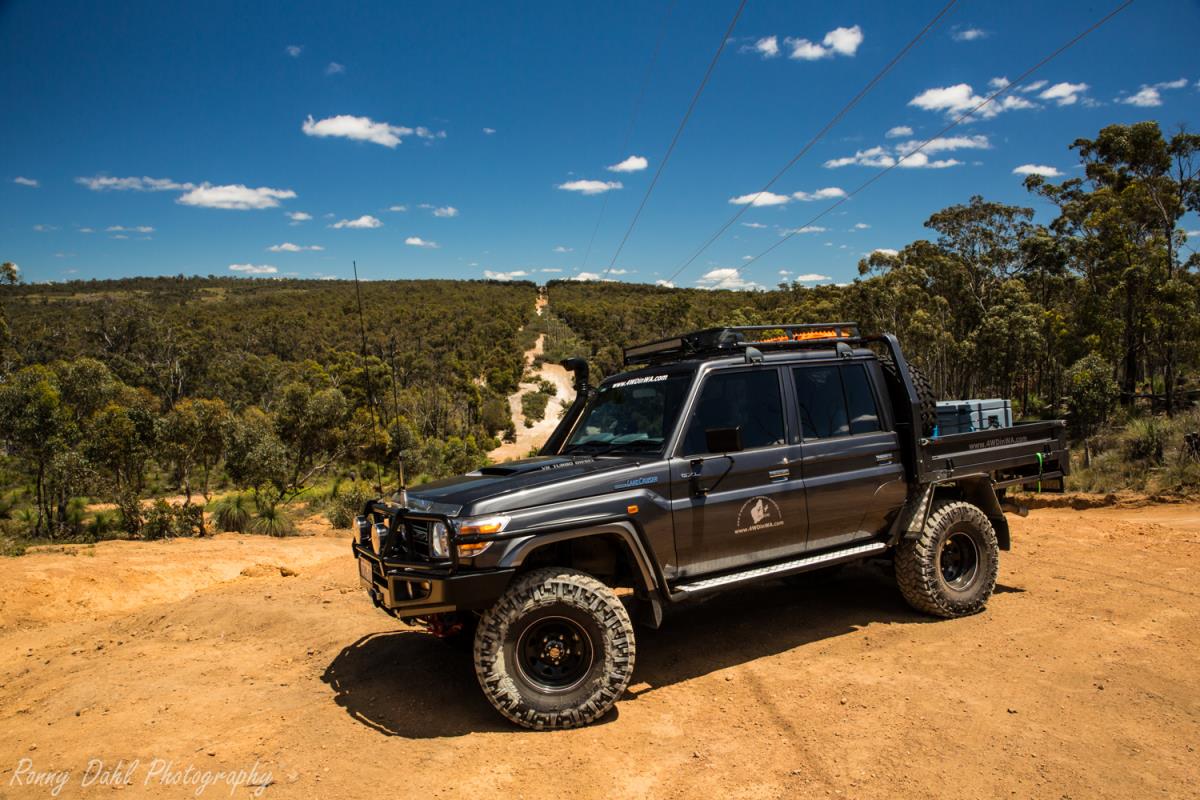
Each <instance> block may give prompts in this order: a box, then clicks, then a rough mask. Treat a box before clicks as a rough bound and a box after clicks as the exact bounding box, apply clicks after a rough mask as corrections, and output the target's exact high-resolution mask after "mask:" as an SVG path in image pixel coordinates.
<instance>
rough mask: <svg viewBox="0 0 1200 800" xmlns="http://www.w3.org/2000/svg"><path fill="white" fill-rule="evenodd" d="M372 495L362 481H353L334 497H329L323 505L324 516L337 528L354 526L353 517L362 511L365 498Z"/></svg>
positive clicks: (368, 486)
mask: <svg viewBox="0 0 1200 800" xmlns="http://www.w3.org/2000/svg"><path fill="white" fill-rule="evenodd" d="M373 496H374V493H373V492H371V487H370V485H368V484H367V483H366V482H364V481H355V482H354V483H352V484H350V487H349V488H348V489H343V490H342V491H341V492H339V494H338V495H337V496H336V497H330V499H329V501H328V502H327V503H326V506H325V518H326V519H328V520H329V524H330V525H332V526H333V527H334V528H337V529H338V530H348V529H349V528H351V527H353V526H354V518H355V517H356V516H358V515H359V514H361V513H362V510H363V506H365V505H366V503H367V500H368V499H369V498H371V497H373Z"/></svg>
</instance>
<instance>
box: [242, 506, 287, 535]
mask: <svg viewBox="0 0 1200 800" xmlns="http://www.w3.org/2000/svg"><path fill="white" fill-rule="evenodd" d="M251 530H253V531H254V532H255V533H261V534H263V535H265V536H291V535H292V534H294V533H295V532H296V523H294V522H292V518H291V516H290V515H289V514H288V512H287V509H286V508H284V506H283V505H281V504H279V503H273V504H270V505H266V504H264V505H263V507H262V508H260V509H259V510H258V513H257V514H255V516H254V524H253V525H252V526H251Z"/></svg>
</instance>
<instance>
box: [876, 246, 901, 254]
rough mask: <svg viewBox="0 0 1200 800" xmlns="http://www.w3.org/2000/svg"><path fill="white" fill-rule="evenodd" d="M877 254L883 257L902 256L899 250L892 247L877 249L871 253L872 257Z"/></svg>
mask: <svg viewBox="0 0 1200 800" xmlns="http://www.w3.org/2000/svg"><path fill="white" fill-rule="evenodd" d="M876 253H878V254H879V255H881V256H898V255H900V251H899V250H893V249H892V248H890V247H876V248H875V249H874V250H872V251H871V255H875V254H876Z"/></svg>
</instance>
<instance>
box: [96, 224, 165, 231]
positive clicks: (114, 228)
mask: <svg viewBox="0 0 1200 800" xmlns="http://www.w3.org/2000/svg"><path fill="white" fill-rule="evenodd" d="M104 230H106V231H108V232H109V233H154V228H152V227H150V226H149V225H136V226H134V227H131V228H126V227H125V226H124V225H109V226H108V227H107V228H105V229H104Z"/></svg>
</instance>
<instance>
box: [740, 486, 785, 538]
mask: <svg viewBox="0 0 1200 800" xmlns="http://www.w3.org/2000/svg"><path fill="white" fill-rule="evenodd" d="M781 525H783V513H782V512H781V511H780V510H779V506H778V505H776V503H775V501H774V500H772V499H771V498H769V497H765V496H763V495H759V496H758V497H751V498H750V499H749V500H747V501H746V502H745V503H743V504H742V509H741V511H739V512H738V516H737V523H736V524H735V526H734V529H733V533H734V535H735V536H741V535H742V534H744V533H758V532H759V531H765V530H769V529H771V528H778V527H780V526H781Z"/></svg>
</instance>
